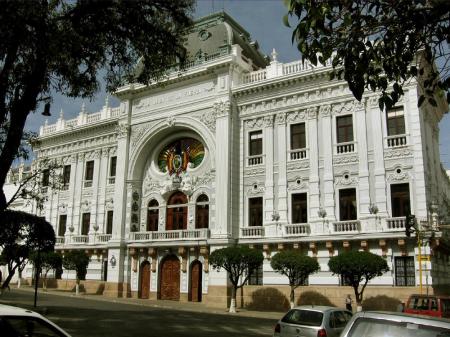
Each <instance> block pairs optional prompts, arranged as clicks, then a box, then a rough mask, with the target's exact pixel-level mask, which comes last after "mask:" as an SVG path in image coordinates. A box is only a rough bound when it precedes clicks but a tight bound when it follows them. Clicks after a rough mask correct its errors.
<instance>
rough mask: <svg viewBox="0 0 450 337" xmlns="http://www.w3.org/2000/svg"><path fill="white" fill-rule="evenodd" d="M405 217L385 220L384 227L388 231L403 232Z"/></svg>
mask: <svg viewBox="0 0 450 337" xmlns="http://www.w3.org/2000/svg"><path fill="white" fill-rule="evenodd" d="M405 222H406V217H404V216H400V217H396V218H387V219H386V227H387V230H388V231H404V230H405Z"/></svg>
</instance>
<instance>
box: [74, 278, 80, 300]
mask: <svg viewBox="0 0 450 337" xmlns="http://www.w3.org/2000/svg"><path fill="white" fill-rule="evenodd" d="M75 295H77V296H78V295H80V280H78V279H77V283H76V285H75Z"/></svg>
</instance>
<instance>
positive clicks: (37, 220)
mask: <svg viewBox="0 0 450 337" xmlns="http://www.w3.org/2000/svg"><path fill="white" fill-rule="evenodd" d="M2 225H3V227H2V230H1V231H0V249H1V250H2V252H1V258H0V261H2V263H3V264H5V265H6V266H7V267H8V276H7V277H6V278H5V280H4V281H3V284H2V286H1V289H2V290H3V289H5V288H7V287H8V286H9V282H10V281H11V279H12V277H13V276H14V274H15V272H16V270H18V269H20V268H23V266H24V265H25V263H26V260H27V259H28V257H29V256H30V253H31V252H33V251H38V250H40V251H41V252H48V251H52V250H53V249H54V247H55V232H54V231H53V227H52V225H51V224H49V223H48V222H47V221H46V220H45V219H44V218H42V217H38V216H36V215H33V214H29V213H25V212H21V211H12V210H5V211H3V212H2Z"/></svg>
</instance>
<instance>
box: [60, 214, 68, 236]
mask: <svg viewBox="0 0 450 337" xmlns="http://www.w3.org/2000/svg"><path fill="white" fill-rule="evenodd" d="M66 224H67V215H66V214H61V215H60V216H59V226H58V236H64V234H65V233H66Z"/></svg>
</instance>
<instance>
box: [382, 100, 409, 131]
mask: <svg viewBox="0 0 450 337" xmlns="http://www.w3.org/2000/svg"><path fill="white" fill-rule="evenodd" d="M386 124H387V134H388V136H395V135H403V134H405V114H404V112H403V107H401V106H400V107H395V108H392V109H389V110H388V111H387V112H386Z"/></svg>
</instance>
